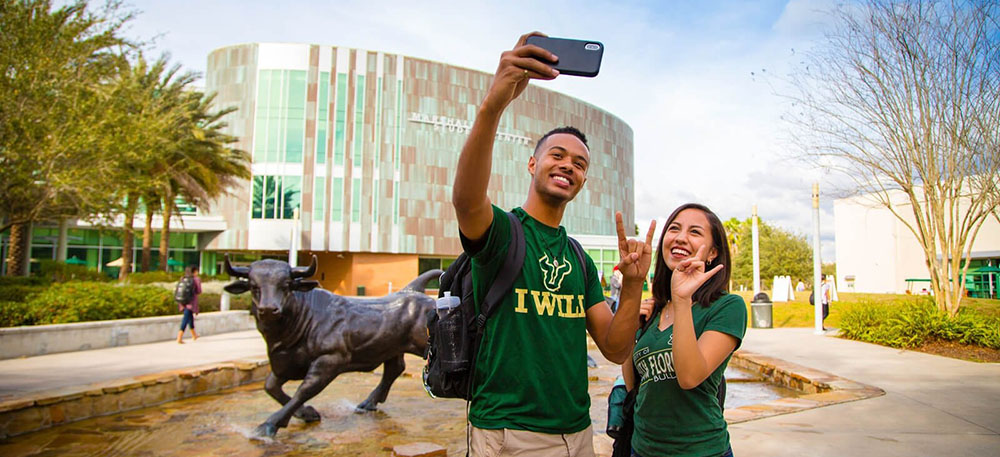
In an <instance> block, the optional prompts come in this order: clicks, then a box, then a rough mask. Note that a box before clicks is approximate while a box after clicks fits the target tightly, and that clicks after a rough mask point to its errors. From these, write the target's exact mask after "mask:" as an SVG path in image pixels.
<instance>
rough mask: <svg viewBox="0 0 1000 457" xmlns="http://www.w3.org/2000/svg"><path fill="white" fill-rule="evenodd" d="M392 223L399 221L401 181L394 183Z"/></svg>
mask: <svg viewBox="0 0 1000 457" xmlns="http://www.w3.org/2000/svg"><path fill="white" fill-rule="evenodd" d="M392 186H393V189H392V223H393V224H398V223H399V181H394V182H393V183H392Z"/></svg>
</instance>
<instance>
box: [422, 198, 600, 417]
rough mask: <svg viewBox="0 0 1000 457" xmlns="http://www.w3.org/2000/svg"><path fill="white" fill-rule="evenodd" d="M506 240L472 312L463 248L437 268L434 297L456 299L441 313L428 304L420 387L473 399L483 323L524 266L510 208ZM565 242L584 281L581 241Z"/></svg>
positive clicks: (517, 225)
mask: <svg viewBox="0 0 1000 457" xmlns="http://www.w3.org/2000/svg"><path fill="white" fill-rule="evenodd" d="M507 218H508V219H509V220H510V227H511V240H510V247H509V248H508V249H507V257H506V258H505V259H504V263H503V266H502V267H501V268H500V271H499V272H498V273H497V277H496V278H494V280H493V283H492V284H490V288H489V290H487V292H486V296H485V297H484V298H483V303H482V305H481V306H480V310H479V311H480V312H479V313H476V306H475V298H474V297H473V293H472V259H471V258H469V256H468V254H466V253H464V252H463V253H462V254H461V255H460V256H458V258H457V259H455V262H454V263H452V264H451V266H449V267H448V269H447V270H446V271H445V272H444V273H443V274H441V286H440V288H439V292H438V297H439V298H440V297H443V296H444V293H445V292H449V293H450V294H451V296H452V297H458V298H459V300H460V304H459V305H458V306H457V307H455V308H453V309H451V310H450V311H448V314H447V315H446V317H444V318H443V319H442V318H441V317H439V316H438V313H437V310H431V311H430V315H429V316H428V319H427V333H428V334H429V335H430V338H429V340H428V343H427V353H426V354H425V355H424V358H425V359H427V365H425V366H424V372H423V381H424V389H426V390H427V393H429V394H430V395H431V396H432V397H438V398H462V399H465V400H471V399H472V374H473V373H474V372H475V369H476V355H477V354H478V351H479V343H480V342H481V341H482V338H483V332H484V330H485V328H486V320H487V319H488V318H489V317H490V316H491V315H493V313H494V312H496V309H497V306H498V305H499V304H500V303H501V302H502V301H503V299H504V297H505V296H506V295H507V294H508V293H510V290H511V289H512V288H513V287H514V281H515V280H516V279H517V277H518V276H519V275H520V274H521V269H522V268H523V267H524V253H525V241H524V227H522V226H521V221H520V220H518V218H517V216H516V215H514V214H513V213H510V212H508V213H507ZM569 243H570V247H572V249H573V252H574V253H576V256H577V259H578V260H579V261H580V265H583V275H584V276H583V277H584V284H586V282H587V279H588V277H587V276H588V275H587V264H586V262H585V257H584V252H583V247H582V246H580V243H579V242H578V241H576V240H575V239H573V238H569Z"/></svg>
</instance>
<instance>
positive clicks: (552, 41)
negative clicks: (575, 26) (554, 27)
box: [526, 35, 604, 78]
mask: <svg viewBox="0 0 1000 457" xmlns="http://www.w3.org/2000/svg"><path fill="white" fill-rule="evenodd" d="M526 43H527V44H533V45H535V46H538V47H540V48H543V49H545V50H547V51H549V52H551V53H553V54H555V55H556V57H558V58H559V62H556V64H555V65H551V66H552V67H553V68H555V69H556V70H559V74H563V75H573V76H586V77H588V78H593V77H594V76H597V72H598V71H600V70H601V58H602V57H604V45H603V44H601V43H600V42H598V41H588V40H571V39H568V38H552V37H543V36H537V35H532V36H530V37H528V40H527V42H526Z"/></svg>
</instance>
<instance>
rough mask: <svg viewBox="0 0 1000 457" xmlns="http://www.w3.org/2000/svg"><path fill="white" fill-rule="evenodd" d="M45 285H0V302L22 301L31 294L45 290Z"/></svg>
mask: <svg viewBox="0 0 1000 457" xmlns="http://www.w3.org/2000/svg"><path fill="white" fill-rule="evenodd" d="M45 288H46V286H25V285H8V286H0V302H4V301H13V302H24V301H26V300H27V299H28V297H29V296H31V295H32V294H37V293H39V292H41V291H43V290H45Z"/></svg>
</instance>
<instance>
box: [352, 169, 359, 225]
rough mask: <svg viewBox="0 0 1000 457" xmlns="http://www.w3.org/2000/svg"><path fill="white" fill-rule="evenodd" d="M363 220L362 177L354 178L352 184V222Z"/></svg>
mask: <svg viewBox="0 0 1000 457" xmlns="http://www.w3.org/2000/svg"><path fill="white" fill-rule="evenodd" d="M360 221H361V179H360V178H354V182H353V183H352V184H351V222H360Z"/></svg>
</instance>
